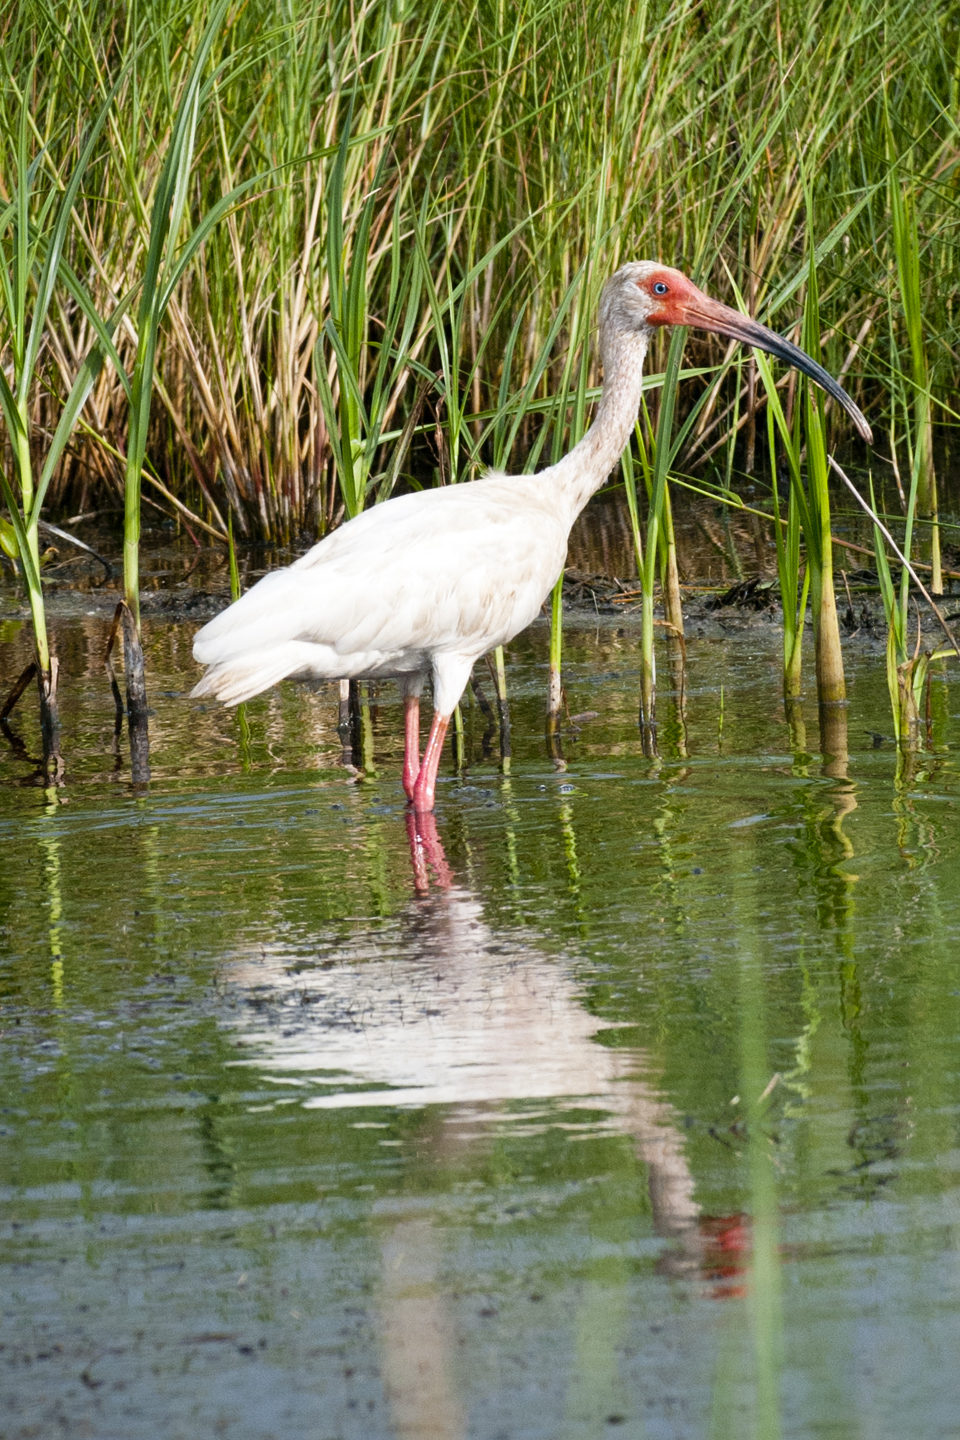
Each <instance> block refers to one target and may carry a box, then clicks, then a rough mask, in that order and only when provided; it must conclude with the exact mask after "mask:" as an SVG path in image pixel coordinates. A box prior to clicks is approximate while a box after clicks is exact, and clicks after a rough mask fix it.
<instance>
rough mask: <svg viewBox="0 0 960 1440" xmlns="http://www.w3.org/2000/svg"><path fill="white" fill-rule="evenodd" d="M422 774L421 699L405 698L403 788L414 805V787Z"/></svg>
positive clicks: (407, 696)
mask: <svg viewBox="0 0 960 1440" xmlns="http://www.w3.org/2000/svg"><path fill="white" fill-rule="evenodd" d="M419 774H420V697H419V695H405V696H404V697H403V788H404V790H405V791H406V792H407V799H408V800H409V801H410V803H411V805H412V804H413V787H414V785H416V783H417V776H418V775H419Z"/></svg>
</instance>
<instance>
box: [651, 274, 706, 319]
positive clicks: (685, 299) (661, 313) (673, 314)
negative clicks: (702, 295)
mask: <svg viewBox="0 0 960 1440" xmlns="http://www.w3.org/2000/svg"><path fill="white" fill-rule="evenodd" d="M637 288H638V289H640V290H642V291H643V292H644V294H645V295H649V297H650V299H651V300H652V302H653V307H654V308H653V309H652V310H650V311H649V312H648V314H647V317H646V320H647V324H648V325H653V326H660V325H683V324H684V323H685V322H684V312H685V310H686V307H687V305H688V303H689V302H690V300H691V299H692V298H693V296H694V295H695V294H699V291H697V288H696V286H695V285H693V284H691V282H690V281H689V280H688V279H687V277H686V276H685V275H681V273H680V271H679V270H671V269H669V268H667V267H664V269H662V270H654V272H653V274H652V275H648V276H647V277H646V279H644V280H641V281H639V282H638V287H637Z"/></svg>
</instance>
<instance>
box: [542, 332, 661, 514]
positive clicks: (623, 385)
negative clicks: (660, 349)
mask: <svg viewBox="0 0 960 1440" xmlns="http://www.w3.org/2000/svg"><path fill="white" fill-rule="evenodd" d="M600 345H601V353H602V356H603V391H602V394H601V396H600V404H599V406H598V407H597V413H596V416H595V417H594V421H593V424H592V425H591V426H590V429H589V430H588V431H587V433H586V435H584V437H583V439H582V440H581V441H580V443H579V445H576V446H574V448H573V449H572V450H571V451H570V453H569V455H565V456H564V458H563V459H562V460H561V461H559V463H558V464H556V465H551V466H550V468H549V469H548V470H544V471H542V472H541V478H542V479H543V480H545V481H547V482H549V484H550V485H551V488H554V489H555V491H556V493H557V496H558V498H560V499H562V502H563V503H564V504H565V505H566V506H569V510H570V524H571V525H572V524H573V522H574V520H575V519H576V517H577V516H578V515H579V514H580V511H581V510H582V509H583V507H584V505H586V503H587V501H588V500H589V499H590V496H591V495H593V494H594V493H595V492H596V491H597V490H599V489H600V486H601V485H602V484H603V482H604V481H605V480H606V478H607V476H608V475H609V474H610V472H611V470H612V469H613V467H614V466H615V465H616V463H617V461H618V460H619V459H620V456H621V455H622V454H623V452H624V450H625V449H626V447H627V444H628V442H629V440H630V435H631V433H632V431H633V427H634V424H635V423H636V419H637V412H638V411H639V409H640V396H641V393H642V390H643V362H644V358H645V356H646V353H647V336H646V334H645V333H644V332H643V331H640V330H632V331H627V332H625V331H622V330H618V331H615V332H614V333H613V334H610V335H603V334H601V337H600Z"/></svg>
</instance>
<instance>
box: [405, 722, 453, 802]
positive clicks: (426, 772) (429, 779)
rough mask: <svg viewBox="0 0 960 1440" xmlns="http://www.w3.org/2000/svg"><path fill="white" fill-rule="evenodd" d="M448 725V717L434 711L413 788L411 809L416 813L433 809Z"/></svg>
mask: <svg viewBox="0 0 960 1440" xmlns="http://www.w3.org/2000/svg"><path fill="white" fill-rule="evenodd" d="M449 724H450V716H449V715H438V714H437V713H436V711H434V716H433V724H432V725H431V726H430V738H429V740H428V741H427V748H426V750H424V752H423V764H422V765H421V766H420V774H419V775H418V776H417V783H416V785H414V787H413V808H414V810H416V811H417V812H418V813H419V812H420V811H424V810H432V809H433V800H434V793H435V791H436V788H437V771H438V770H439V768H440V756H441V755H442V753H443V742H444V739H445V738H446V734H447V726H448V725H449Z"/></svg>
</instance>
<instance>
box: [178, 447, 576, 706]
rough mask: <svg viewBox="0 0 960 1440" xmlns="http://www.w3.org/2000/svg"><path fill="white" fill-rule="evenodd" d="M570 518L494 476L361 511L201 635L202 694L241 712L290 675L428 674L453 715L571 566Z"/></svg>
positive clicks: (536, 486)
mask: <svg viewBox="0 0 960 1440" xmlns="http://www.w3.org/2000/svg"><path fill="white" fill-rule="evenodd" d="M564 520H565V517H564V516H563V515H562V514H559V513H558V507H557V505H556V501H555V497H554V496H553V495H552V494H551V488H550V485H549V481H545V479H544V478H543V477H539V476H537V477H531V476H517V477H512V478H510V477H506V476H503V475H498V474H493V475H490V476H487V477H486V478H484V479H482V480H478V481H475V482H473V483H472V484H469V485H459V486H452V487H450V488H448V489H444V490H429V491H423V492H420V493H419V494H416V495H407V496H402V497H400V498H399V499H397V500H394V501H390V502H388V503H386V504H384V505H379V506H376V507H375V508H373V509H371V510H368V511H365V512H364V513H363V514H362V515H360V516H358V517H357V518H356V519H355V520H351V521H350V522H349V523H348V524H346V525H344V526H343V527H342V528H341V529H339V530H337V531H335V532H334V533H333V534H332V535H330V536H328V537H327V538H326V539H324V540H321V541H320V543H319V544H318V545H315V546H314V547H313V549H312V550H310V551H308V553H307V554H306V555H304V556H303V557H302V558H301V559H300V560H298V561H296V563H295V564H293V565H291V566H290V567H289V568H288V569H285V570H278V571H275V572H274V573H272V574H270V575H266V576H264V578H263V579H262V580H261V581H259V583H258V584H257V585H255V586H254V587H253V588H252V589H251V590H249V591H247V593H246V594H245V595H244V596H242V597H241V599H240V600H238V601H237V602H236V604H234V605H231V606H230V607H229V609H227V610H225V611H224V612H223V614H222V615H218V616H217V618H216V619H215V620H212V621H211V622H210V624H209V625H206V626H204V628H203V629H202V630H201V631H200V632H199V634H198V635H197V637H196V640H195V642H194V655H195V657H196V659H197V660H199V661H200V662H201V664H204V665H207V666H209V667H210V668H209V669H208V671H207V674H206V675H205V676H204V678H203V679H202V680H201V682H200V684H199V685H198V686H197V688H196V690H195V692H194V693H195V694H197V695H205V694H213V695H216V696H217V697H218V698H219V699H221V700H224V701H225V702H226V703H227V704H237V703H238V702H239V701H241V700H246V699H249V698H250V697H251V696H252V695H256V694H258V693H259V692H260V691H261V690H264V689H267V688H268V687H269V686H270V685H273V684H276V682H277V681H278V680H280V679H283V678H284V677H285V676H287V675H298V676H312V677H317V678H319V677H327V678H331V679H334V678H347V677H350V678H353V677H357V676H373V675H396V676H407V675H410V676H413V675H420V676H422V675H425V674H426V673H429V671H430V670H431V669H432V670H433V672H434V683H435V687H436V688H438V689H439V691H440V692H441V693H440V694H435V696H434V703H435V705H437V706H438V707H439V708H441V709H442V711H443V713H447V709H446V706H447V704H449V708H450V709H452V708H453V706H454V705H455V704H456V702H457V700H458V699H459V691H458V693H457V694H456V695H454V696H453V697H452V699H451V700H449V701H448V700H447V695H446V693H444V692H446V691H447V690H449V688H450V687H451V685H455V684H456V683H457V682H458V681H459V684H460V688H461V689H462V686H463V685H464V684H465V683H466V679H467V678H469V669H470V666H472V664H473V662H474V661H475V660H476V659H477V658H478V657H479V656H480V655H483V654H486V652H487V651H488V650H491V649H493V648H494V647H495V646H496V645H500V644H504V643H505V642H506V641H508V640H510V639H511V638H512V637H513V636H514V635H516V634H517V633H518V632H519V631H520V630H522V629H523V628H524V627H525V626H527V625H529V624H530V622H531V621H532V620H533V619H534V617H535V616H536V615H537V613H538V611H539V609H540V606H541V604H542V603H543V599H544V596H545V595H546V594H547V593H548V592H549V590H550V588H551V586H552V585H553V584H554V582H555V580H556V578H557V576H558V575H559V573H560V571H561V569H562V567H563V563H564V559H565V556H566V547H567V534H568V529H569V527H568V525H566V524H565V523H564ZM464 667H466V674H465V675H464V676H463V678H462V679H461V678H460V676H461V672H462V671H463V670H464ZM448 677H449V678H448Z"/></svg>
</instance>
